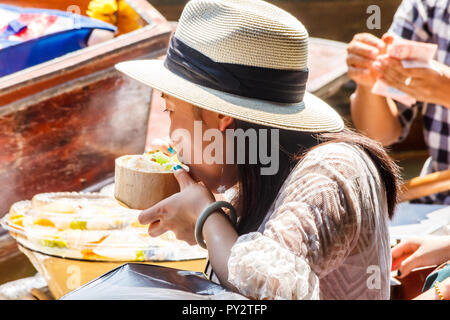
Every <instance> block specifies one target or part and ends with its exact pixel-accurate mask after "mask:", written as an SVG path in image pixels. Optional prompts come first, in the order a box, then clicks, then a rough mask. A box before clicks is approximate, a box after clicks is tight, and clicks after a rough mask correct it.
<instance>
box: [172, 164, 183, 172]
mask: <svg viewBox="0 0 450 320" xmlns="http://www.w3.org/2000/svg"><path fill="white" fill-rule="evenodd" d="M178 169H181V166H180V165H179V164H177V165H176V166H174V167H173V171H177V170H178Z"/></svg>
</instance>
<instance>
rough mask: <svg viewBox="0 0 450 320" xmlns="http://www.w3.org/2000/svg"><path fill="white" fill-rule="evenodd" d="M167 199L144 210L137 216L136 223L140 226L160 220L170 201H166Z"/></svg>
mask: <svg viewBox="0 0 450 320" xmlns="http://www.w3.org/2000/svg"><path fill="white" fill-rule="evenodd" d="M168 199H170V197H169V198H166V199H164V200H161V201H160V202H158V203H157V204H155V205H154V206H152V207H150V208H148V209H145V210H143V211H142V212H141V214H139V217H138V221H139V223H140V224H150V223H153V222H155V221H157V220H161V219H162V217H163V215H164V214H165V213H166V212H167V210H168V208H167V206H168V204H169V203H170V201H168Z"/></svg>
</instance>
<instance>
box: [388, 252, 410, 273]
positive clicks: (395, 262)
mask: <svg viewBox="0 0 450 320" xmlns="http://www.w3.org/2000/svg"><path fill="white" fill-rule="evenodd" d="M409 256H410V254H405V255H403V256H400V257H397V258H395V259H392V267H391V271H395V270H397V269H398V268H400V265H401V264H402V262H403V261H404V260H405V259H406V258H408V257H409Z"/></svg>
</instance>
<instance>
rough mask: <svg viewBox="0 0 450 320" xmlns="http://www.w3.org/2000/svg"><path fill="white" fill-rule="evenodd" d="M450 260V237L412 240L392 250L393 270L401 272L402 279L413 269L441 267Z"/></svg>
mask: <svg viewBox="0 0 450 320" xmlns="http://www.w3.org/2000/svg"><path fill="white" fill-rule="evenodd" d="M449 259H450V236H430V237H421V238H410V239H407V240H405V241H402V242H400V243H399V244H398V245H396V246H395V247H394V248H392V270H397V269H398V270H400V278H403V277H405V276H407V275H408V274H409V273H410V272H411V270H412V269H415V268H420V267H426V266H432V265H440V264H442V263H444V262H445V261H448V260H449Z"/></svg>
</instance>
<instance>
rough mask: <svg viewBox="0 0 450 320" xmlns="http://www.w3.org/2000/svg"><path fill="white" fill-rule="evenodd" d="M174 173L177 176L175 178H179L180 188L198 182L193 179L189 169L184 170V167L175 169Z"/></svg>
mask: <svg viewBox="0 0 450 320" xmlns="http://www.w3.org/2000/svg"><path fill="white" fill-rule="evenodd" d="M173 175H174V176H175V179H177V181H178V184H179V185H180V190H183V189H185V188H186V187H189V186H190V185H193V184H196V182H195V180H194V179H192V177H191V176H190V175H189V173H187V171H186V170H184V169H183V168H180V169H178V170H175V171H174V173H173Z"/></svg>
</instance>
